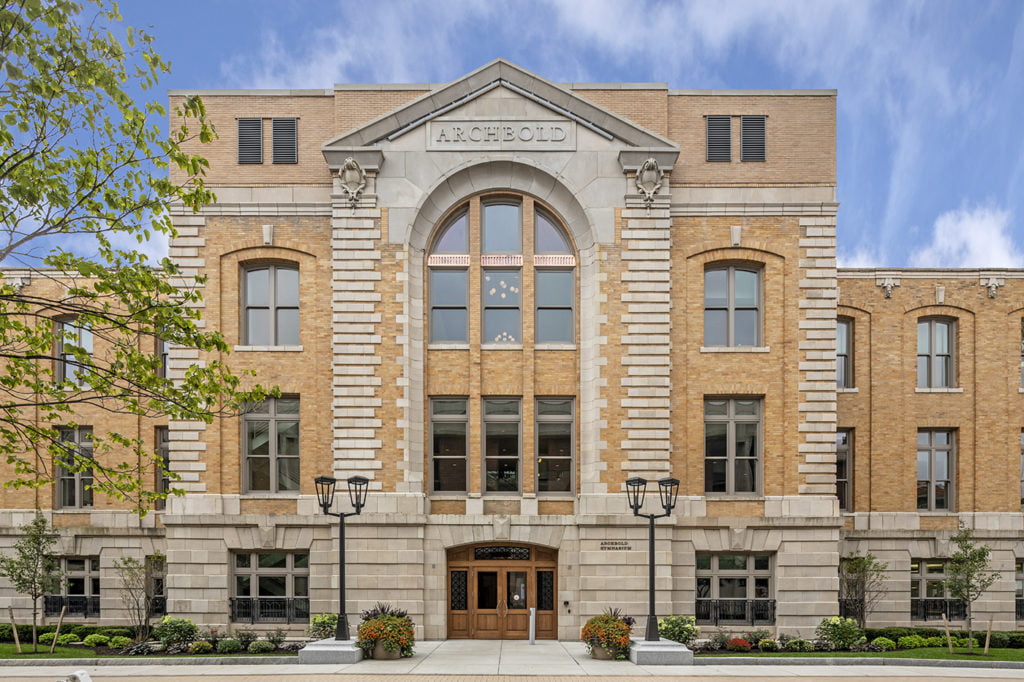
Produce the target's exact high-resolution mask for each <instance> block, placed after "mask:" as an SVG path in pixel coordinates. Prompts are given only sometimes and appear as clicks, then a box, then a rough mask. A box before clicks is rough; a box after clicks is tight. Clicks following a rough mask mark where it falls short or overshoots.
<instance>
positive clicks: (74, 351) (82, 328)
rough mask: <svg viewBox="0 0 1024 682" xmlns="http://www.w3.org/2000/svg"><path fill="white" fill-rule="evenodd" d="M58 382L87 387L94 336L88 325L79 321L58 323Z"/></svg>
mask: <svg viewBox="0 0 1024 682" xmlns="http://www.w3.org/2000/svg"><path fill="white" fill-rule="evenodd" d="M56 339H57V367H56V369H57V372H56V374H57V377H56V378H57V381H70V382H71V383H73V384H74V385H75V386H78V387H80V388H81V387H84V386H85V385H86V375H87V374H88V372H89V365H90V364H91V361H92V353H93V335H92V329H91V328H90V327H89V325H88V324H86V323H84V322H79V321H77V320H61V321H58V322H57V334H56Z"/></svg>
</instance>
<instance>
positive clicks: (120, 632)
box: [96, 628, 135, 638]
mask: <svg viewBox="0 0 1024 682" xmlns="http://www.w3.org/2000/svg"><path fill="white" fill-rule="evenodd" d="M96 634H97V635H106V636H107V637H110V638H114V637H134V636H135V628H100V629H99V631H97V633H96Z"/></svg>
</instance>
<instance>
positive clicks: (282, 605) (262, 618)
mask: <svg viewBox="0 0 1024 682" xmlns="http://www.w3.org/2000/svg"><path fill="white" fill-rule="evenodd" d="M230 603H231V621H232V622H233V623H304V622H308V621H309V599H308V598H307V597H293V598H288V597H234V598H232V599H231V600H230Z"/></svg>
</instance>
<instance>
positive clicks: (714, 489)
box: [0, 60, 1024, 639]
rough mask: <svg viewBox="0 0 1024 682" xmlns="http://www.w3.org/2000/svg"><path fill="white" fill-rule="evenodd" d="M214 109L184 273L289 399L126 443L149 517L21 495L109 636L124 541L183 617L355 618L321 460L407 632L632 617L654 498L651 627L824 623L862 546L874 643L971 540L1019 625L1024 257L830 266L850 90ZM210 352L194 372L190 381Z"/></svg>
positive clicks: (648, 89) (353, 98)
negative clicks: (144, 445) (163, 486)
mask: <svg viewBox="0 0 1024 682" xmlns="http://www.w3.org/2000/svg"><path fill="white" fill-rule="evenodd" d="M185 94H186V93H172V95H171V100H172V104H174V102H175V101H177V100H178V99H179V98H181V97H183V96H184V95H185ZM187 94H192V93H187ZM201 94H202V96H203V98H204V101H205V103H206V106H207V109H208V111H209V114H210V116H211V118H212V120H213V122H214V123H215V125H216V127H217V130H218V132H219V134H220V138H219V140H218V141H217V142H215V143H214V144H213V145H211V146H210V147H208V148H203V149H201V150H200V151H201V153H203V154H204V155H205V156H207V157H208V158H209V159H210V163H211V166H210V170H209V173H208V175H207V182H208V184H209V185H211V186H212V187H213V189H214V191H215V192H216V194H217V200H216V202H215V203H214V204H212V205H210V206H208V207H207V208H205V209H204V210H203V211H202V212H201V213H199V214H197V215H193V214H191V213H188V212H186V211H184V210H182V211H181V212H180V213H179V214H178V215H177V216H176V218H175V223H176V225H177V229H178V236H177V237H176V238H175V239H174V240H172V243H171V256H172V258H173V259H174V260H175V261H176V262H177V263H178V264H179V265H181V266H182V267H183V268H184V274H185V275H186V277H190V276H193V275H204V276H205V277H206V278H207V279H206V283H205V285H204V287H205V310H204V318H205V320H206V324H207V326H208V327H211V328H216V329H219V330H221V331H222V332H223V334H224V335H225V337H226V338H227V339H228V341H229V342H230V343H231V344H232V345H233V347H234V350H233V352H232V353H231V355H230V357H229V358H228V359H229V361H230V364H231V366H232V367H233V368H234V369H236V370H243V369H253V370H256V372H257V373H258V380H259V381H260V382H261V383H263V384H276V385H278V386H279V387H280V388H281V390H282V397H281V398H278V399H276V400H271V401H268V403H266V404H264V405H262V406H260V407H258V408H257V409H256V410H255V411H254V412H252V413H250V414H247V415H244V416H242V417H240V418H238V419H230V420H223V421H220V422H217V423H214V424H213V425H210V426H205V425H202V424H192V423H170V424H166V425H164V424H140V425H139V427H138V428H139V429H140V430H141V431H142V433H144V434H146V435H147V437H149V434H153V436H152V437H153V438H154V439H159V438H164V437H165V438H166V445H165V447H166V448H167V452H168V461H169V468H170V470H171V471H173V472H174V473H176V474H177V475H178V476H180V482H179V483H178V484H177V485H178V486H179V487H181V488H183V489H185V490H186V491H187V494H186V495H185V496H183V497H175V498H172V499H170V500H168V503H167V507H166V509H165V510H161V511H159V512H157V513H155V514H151V515H149V516H147V517H145V518H144V519H142V520H139V519H138V518H136V517H135V516H134V515H132V514H131V513H130V512H129V511H126V510H124V509H122V508H120V507H119V505H118V504H117V503H115V502H112V501H109V500H105V499H104V500H101V499H98V498H97V499H95V500H93V501H92V503H91V506H89V505H88V504H83V503H82V501H81V500H78V501H77V502H78V503H77V504H73V505H68V504H62V503H61V501H60V500H59V499H58V498H57V497H53V498H52V499H51V497H50V495H51V493H50V492H49V491H48V490H47V489H43V490H40V491H35V492H27V491H25V490H19V491H14V490H7V489H0V509H3V510H4V511H3V512H0V519H2V523H0V526H2V528H3V532H4V533H5V535H4V536H2V537H0V543H2V544H3V545H6V546H9V545H10V544H11V543H12V542H13V539H14V538H13V536H14V529H15V528H16V526H17V525H18V524H19V523H22V522H24V520H25V519H26V518H28V516H29V515H30V514H31V512H30V511H29V510H31V509H32V508H33V507H34V506H35V505H36V504H38V505H40V506H41V507H43V508H44V509H47V510H48V511H47V513H48V514H49V515H50V516H51V518H52V519H53V521H54V524H55V525H57V526H58V527H60V528H61V532H62V539H61V552H62V554H63V555H64V556H66V557H68V558H69V560H70V561H73V562H74V564H73V567H74V568H75V569H76V570H77V569H78V568H80V567H81V568H82V571H83V573H84V574H85V575H86V576H87V577H88V578H89V579H90V580H87V581H86V582H85V583H82V584H83V585H85V587H84V588H83V589H84V590H85V592H86V594H85V595H83V596H87V597H94V598H95V599H94V603H95V605H96V609H95V612H94V613H89V614H86V616H87V617H88V618H89V619H90V620H98V621H99V622H111V623H112V622H121V621H122V620H123V613H122V612H121V611H120V609H121V603H120V598H119V596H118V592H117V583H116V572H115V570H114V567H113V561H114V559H116V558H118V557H119V556H123V555H125V554H130V555H134V556H137V557H138V558H140V559H141V558H143V557H145V556H149V555H152V554H157V553H162V554H165V555H166V558H167V561H166V572H165V574H164V575H162V576H159V581H160V583H161V586H162V587H163V589H164V590H165V596H166V602H167V611H168V612H170V613H172V614H178V615H184V616H188V617H190V618H192V619H194V620H195V621H197V622H200V623H203V624H205V625H208V626H220V627H232V626H240V625H245V626H249V625H250V624H251V623H253V622H255V623H256V624H257V625H258V626H260V625H266V626H268V627H276V626H277V624H278V623H284V624H286V625H287V624H290V627H292V628H293V629H294V630H296V631H298V630H300V629H301V628H303V627H304V626H305V624H306V620H307V619H308V613H321V612H332V611H334V610H335V608H336V606H335V605H336V594H337V568H336V557H337V540H336V533H337V530H336V525H335V523H334V520H333V519H331V518H328V517H326V516H324V515H322V514H321V513H319V509H318V507H317V505H316V500H315V495H314V486H313V478H314V477H315V476H317V475H321V474H330V475H334V476H336V477H338V478H339V479H344V478H347V477H348V476H351V475H354V474H359V475H363V476H366V477H368V478H369V479H370V481H371V482H370V494H369V498H368V502H367V508H366V510H365V511H364V513H363V514H362V515H361V516H359V517H357V518H353V519H350V520H349V528H348V543H347V547H348V557H349V578H348V587H349V595H350V604H351V606H350V612H356V611H358V610H361V609H364V608H367V607H369V606H370V605H372V604H373V603H374V602H375V601H378V600H386V601H391V602H394V603H397V604H398V605H399V606H401V607H402V608H405V609H408V611H409V613H410V615H411V616H412V617H413V619H414V621H415V622H416V623H417V630H418V632H417V634H418V636H421V637H426V638H431V639H438V638H446V637H481V638H513V637H523V636H525V625H524V624H525V620H524V618H525V614H526V613H527V609H528V608H529V607H535V608H537V609H538V633H539V636H542V637H558V638H561V639H573V638H576V637H577V636H578V632H579V628H580V627H581V625H582V623H583V622H584V621H585V620H586V618H587V617H589V616H591V615H594V614H596V613H600V612H601V611H602V610H604V609H605V608H606V607H619V608H622V609H623V610H624V611H626V612H627V613H631V614H633V615H643V614H644V613H645V611H646V605H645V604H646V602H645V599H646V589H647V573H646V572H647V554H646V534H647V528H646V523H645V522H644V521H643V520H641V519H637V518H635V517H633V516H632V515H631V514H630V513H629V510H628V508H627V505H626V497H625V495H624V494H623V490H624V481H625V480H626V479H627V478H628V477H631V476H635V475H639V476H643V477H645V478H647V479H650V480H651V481H652V482H653V481H656V480H658V479H660V478H662V477H665V476H669V475H673V476H675V477H676V478H678V479H679V480H680V481H681V484H680V494H679V503H678V507H677V509H676V511H675V513H674V514H673V516H672V517H671V518H669V519H665V520H661V521H659V522H658V525H657V537H658V546H657V555H656V559H657V577H656V585H657V590H658V592H657V594H658V599H659V602H658V612H659V613H661V614H663V615H664V614H669V613H676V614H696V615H697V616H698V619H699V622H703V623H705V624H707V625H709V626H711V627H712V628H713V627H715V626H722V627H726V628H731V629H735V630H740V629H749V628H750V626H751V625H764V626H767V627H773V628H777V630H778V631H779V632H787V633H802V634H803V635H810V634H811V633H812V631H813V629H814V627H815V625H816V624H817V623H818V622H819V621H820V620H821V618H823V617H825V616H829V615H834V614H836V613H837V612H838V611H839V581H838V575H837V567H838V564H839V560H840V557H841V556H844V555H847V554H849V553H851V552H854V551H859V552H866V551H870V552H872V553H874V554H875V555H876V556H878V557H879V558H881V559H882V560H884V561H887V562H888V572H887V574H888V581H887V590H888V592H889V594H888V595H887V598H886V599H884V600H883V601H882V602H881V604H880V605H879V607H878V608H877V610H876V611H875V613H874V614H873V615H872V617H871V618H870V623H871V624H873V625H894V624H909V623H912V622H915V621H918V620H924V619H929V618H937V617H938V616H939V614H940V613H945V614H947V615H949V616H950V617H951V618H953V619H954V621H955V620H956V619H957V618H958V617H960V612H959V611H958V605H957V604H956V603H953V602H951V601H949V600H947V599H946V596H947V595H946V594H945V593H944V592H943V590H942V586H941V582H940V579H941V576H942V571H943V563H942V560H943V559H944V558H947V557H948V556H949V553H950V548H949V538H950V536H951V534H952V532H953V531H954V530H955V529H956V527H957V524H958V522H960V521H962V522H964V523H965V524H967V525H968V526H970V527H971V528H973V529H974V530H975V533H976V535H977V537H978V538H979V539H980V540H982V541H983V542H985V543H987V544H989V545H990V546H991V547H992V548H993V559H994V567H995V568H996V570H998V571H999V572H1000V573H1001V576H1002V578H1001V579H1000V581H999V582H997V583H996V584H995V585H994V586H993V588H992V589H991V590H990V591H989V592H988V593H987V594H986V596H985V597H984V598H983V599H982V600H981V601H980V602H978V604H977V605H976V609H975V615H976V616H979V617H982V618H986V619H987V617H988V616H992V617H993V618H994V621H995V627H996V628H997V629H1015V628H1016V627H1017V625H1018V619H1024V613H1022V609H1021V606H1020V605H1021V603H1022V598H1024V594H1021V590H1022V588H1021V587H1020V585H1021V584H1022V581H1024V541H1022V533H1024V515H1022V513H1021V495H1018V493H1020V492H1021V479H1022V473H1021V453H1022V449H1021V443H1022V435H1021V434H1022V428H1024V409H1022V401H1024V396H1022V393H1024V389H1022V388H1021V386H1022V385H1024V384H1022V381H1021V379H1022V377H1021V369H1020V368H1021V360H1022V357H1021V355H1020V354H1019V353H1018V352H1019V351H1020V349H1021V347H1022V345H1021V341H1022V339H1021V333H1022V318H1024V271H1011V270H991V271H988V270H983V271H978V270H943V271H923V270H906V269H903V270H862V269H855V270H838V269H837V267H836V216H837V211H838V204H837V202H836V163H835V152H836V143H835V134H836V131H835V105H836V93H835V92H834V91H743V92H737V91H692V90H670V89H668V88H667V87H665V86H664V85H659V84H576V83H573V84H563V85H557V84H552V83H550V82H548V81H546V80H544V79H543V78H541V77H539V76H536V75H534V74H531V73H529V72H526V71H524V70H523V69H521V68H519V67H517V66H515V65H512V64H510V63H508V62H505V61H502V60H498V61H495V62H492V63H490V64H488V65H486V66H484V67H482V68H481V69H479V70H477V71H474V72H473V73H471V74H469V75H467V76H465V77H464V78H462V79H459V80H457V81H455V82H453V83H450V84H447V85H442V86H434V85H398V86H390V85H372V86H357V85H341V86H335V87H334V88H333V89H329V90H326V91H319V90H318V91H253V92H240V91H210V92H202V93H201ZM7 274H8V276H16V275H17V274H18V273H10V272H8V273H7ZM27 286H30V287H31V286H41V287H43V286H53V284H52V283H47V282H29V283H28V284H27ZM97 352H99V350H97ZM202 361H203V358H201V357H198V354H196V353H194V352H191V351H189V350H188V349H184V348H172V349H171V351H170V359H169V367H170V372H171V373H172V375H173V373H174V372H176V371H177V372H180V371H182V370H183V369H184V368H185V367H187V366H188V365H189V364H191V363H194V362H202ZM110 418H111V417H109V416H107V415H103V414H96V415H82V416H81V418H80V419H79V423H92V424H93V428H94V429H103V428H104V423H105V420H107V419H110ZM90 420H91V421H90ZM164 426H166V427H167V430H166V432H163V431H161V430H159V428H158V427H164ZM164 433H166V436H163V435H162V434H164ZM837 443H838V445H837ZM652 494H654V490H653V487H652V489H651V490H650V491H649V497H650V496H651V495H652ZM33 495H37V496H38V497H33ZM656 502H657V500H656V497H655V499H654V500H653V501H652V500H648V506H650V505H651V504H656ZM51 509H52V511H49V510H51ZM92 578H95V581H94V582H93V581H91V579H92ZM1015 581H1016V582H1015ZM76 585H77V583H76ZM76 589H77V588H76ZM0 590H3V592H0V594H3V595H5V596H9V597H13V603H14V605H15V606H17V607H25V606H26V603H25V602H24V601H23V600H21V598H19V597H15V596H13V593H12V592H11V591H10V590H9V589H8V588H5V587H3V586H0ZM65 596H68V595H65ZM76 596H77V593H76ZM1015 605H1016V608H1015Z"/></svg>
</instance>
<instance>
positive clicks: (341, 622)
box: [315, 476, 370, 639]
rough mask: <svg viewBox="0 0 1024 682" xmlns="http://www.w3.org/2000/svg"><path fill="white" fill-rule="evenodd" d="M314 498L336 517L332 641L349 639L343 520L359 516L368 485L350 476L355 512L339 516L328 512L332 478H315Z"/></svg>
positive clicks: (351, 500)
mask: <svg viewBox="0 0 1024 682" xmlns="http://www.w3.org/2000/svg"><path fill="white" fill-rule="evenodd" d="M315 481H316V498H317V501H318V502H319V503H320V508H321V509H322V510H323V512H324V514H327V515H328V516H337V517H338V569H339V570H338V593H339V594H338V627H337V629H336V630H335V631H334V639H351V636H349V633H348V616H346V615H345V518H346V517H348V516H359V513H360V512H361V511H362V510H363V505H365V504H366V491H367V488H368V487H369V485H370V481H369V479H367V478H366V477H364V476H352V477H351V478H349V479H348V499H349V501H350V502H351V503H352V506H353V507H354V508H355V511H351V512H348V513H347V514H339V513H337V512H332V511H330V509H331V505H333V504H334V487H335V485H337V483H338V481H337V479H335V478H334V477H333V476H317V477H316V479H315Z"/></svg>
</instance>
